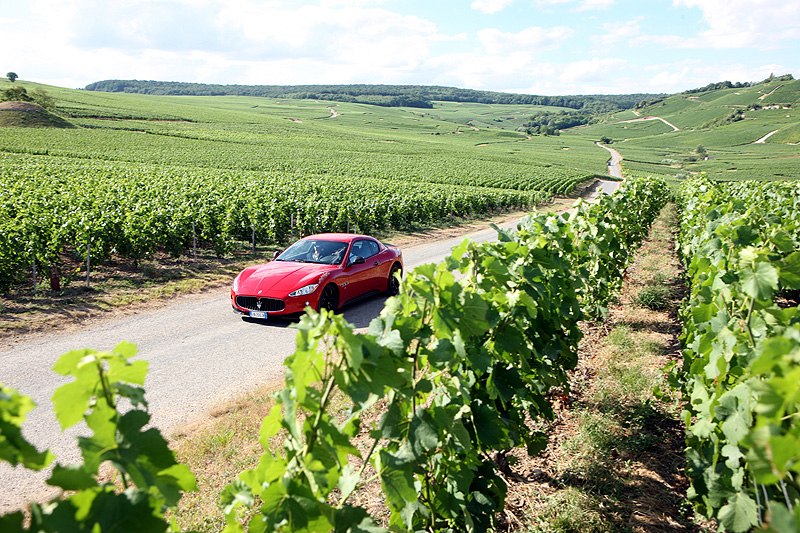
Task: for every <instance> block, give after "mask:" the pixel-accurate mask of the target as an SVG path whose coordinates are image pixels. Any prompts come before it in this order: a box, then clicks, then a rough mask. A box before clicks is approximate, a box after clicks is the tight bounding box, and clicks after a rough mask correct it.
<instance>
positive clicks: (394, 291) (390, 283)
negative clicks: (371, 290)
mask: <svg viewBox="0 0 800 533" xmlns="http://www.w3.org/2000/svg"><path fill="white" fill-rule="evenodd" d="M397 272H401V273H402V268H400V265H397V264H395V265H393V266H392V270H391V271H389V279H388V280H387V282H386V294H388V295H389V296H397V295H398V294H400V279H399V278H398V277H397V276H395V273H397Z"/></svg>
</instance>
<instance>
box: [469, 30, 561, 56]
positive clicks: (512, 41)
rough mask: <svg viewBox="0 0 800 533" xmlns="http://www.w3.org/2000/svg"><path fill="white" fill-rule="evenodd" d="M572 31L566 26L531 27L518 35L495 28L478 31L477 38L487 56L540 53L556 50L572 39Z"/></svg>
mask: <svg viewBox="0 0 800 533" xmlns="http://www.w3.org/2000/svg"><path fill="white" fill-rule="evenodd" d="M573 33H574V31H573V30H572V28H568V27H567V26H556V27H553V28H539V27H537V26H532V27H530V28H526V29H524V30H522V31H521V32H519V33H507V32H503V31H500V30H498V29H496V28H486V29H483V30H479V31H478V38H479V39H480V41H481V44H482V45H483V48H484V50H485V51H486V53H488V54H492V55H494V54H509V53H512V52H517V51H520V50H525V51H529V52H541V51H544V50H551V49H554V48H558V47H559V46H561V44H562V43H563V42H564V41H565V40H567V39H569V38H570V37H572V35H573Z"/></svg>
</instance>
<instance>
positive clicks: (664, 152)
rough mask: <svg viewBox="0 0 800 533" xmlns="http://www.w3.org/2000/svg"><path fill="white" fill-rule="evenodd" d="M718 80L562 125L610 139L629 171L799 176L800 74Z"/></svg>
mask: <svg viewBox="0 0 800 533" xmlns="http://www.w3.org/2000/svg"><path fill="white" fill-rule="evenodd" d="M718 85H721V84H712V85H711V86H709V87H708V88H703V89H695V90H691V91H686V92H684V93H679V94H674V95H671V96H667V97H663V98H657V99H655V100H652V101H649V102H647V103H644V104H643V105H640V106H637V108H636V109H634V110H633V113H631V112H630V111H626V112H624V114H623V113H614V114H611V115H608V116H606V117H605V118H604V120H603V121H602V122H600V123H598V124H593V125H590V126H585V127H581V128H573V129H571V130H567V131H566V132H565V133H566V134H567V135H569V136H577V137H584V138H599V137H601V136H607V137H609V138H611V139H613V140H614V144H613V147H614V148H615V149H616V150H618V151H619V152H620V153H621V154H622V156H623V158H624V159H625V161H624V166H625V169H626V173H627V174H628V175H659V176H664V177H667V178H673V179H674V178H675V177H678V178H682V177H685V176H688V175H690V174H698V173H705V174H706V175H707V176H708V177H710V178H712V179H718V180H742V179H798V178H800V158H798V157H797V156H798V155H800V148H798V143H800V80H794V79H792V78H791V76H781V77H779V78H770V79H767V80H765V81H763V82H761V83H754V84H750V85H749V86H742V87H719V86H718ZM632 114H635V115H636V116H635V117H633V116H631V115H632ZM655 117H658V118H660V119H664V121H666V122H668V123H669V124H672V125H673V126H674V127H675V128H677V130H675V129H674V128H673V127H670V126H669V125H667V124H666V123H664V122H662V121H661V120H654V118H655ZM645 119H653V120H645ZM767 135H769V137H766V136H767ZM765 137H766V138H765ZM698 147H699V148H700V151H699V152H698Z"/></svg>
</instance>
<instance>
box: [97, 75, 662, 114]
mask: <svg viewBox="0 0 800 533" xmlns="http://www.w3.org/2000/svg"><path fill="white" fill-rule="evenodd" d="M86 90H87V91H103V92H124V93H137V94H158V95H192V96H261V97H269V98H300V99H311V100H334V101H340V102H353V103H362V104H372V105H380V106H388V107H417V108H431V107H433V101H434V100H438V101H444V102H473V103H481V104H523V105H543V106H557V107H567V108H571V109H581V110H584V109H585V110H591V111H593V112H606V111H614V110H618V109H630V108H632V107H633V106H635V105H636V104H638V103H640V102H642V101H647V100H651V99H653V98H656V97H660V96H663V95H657V94H623V95H583V96H581V95H578V96H537V95H529V94H512V93H500V92H492V91H477V90H473V89H459V88H457V87H442V86H435V85H430V86H429V85H211V84H203V83H184V82H167V81H140V80H105V81H98V82H95V83H90V84H89V85H87V86H86Z"/></svg>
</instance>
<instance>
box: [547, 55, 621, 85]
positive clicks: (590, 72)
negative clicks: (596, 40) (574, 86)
mask: <svg viewBox="0 0 800 533" xmlns="http://www.w3.org/2000/svg"><path fill="white" fill-rule="evenodd" d="M627 64H628V62H627V61H626V60H624V59H619V58H612V57H608V58H599V57H595V58H593V59H589V60H586V61H575V62H573V63H570V64H569V65H567V66H566V67H564V69H563V71H562V72H561V75H560V76H559V79H560V80H562V81H565V82H574V83H577V82H580V83H586V82H591V81H597V80H602V79H604V78H607V77H608V75H609V74H611V73H613V72H616V71H619V70H621V69H622V68H624V67H625V66H627Z"/></svg>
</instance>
